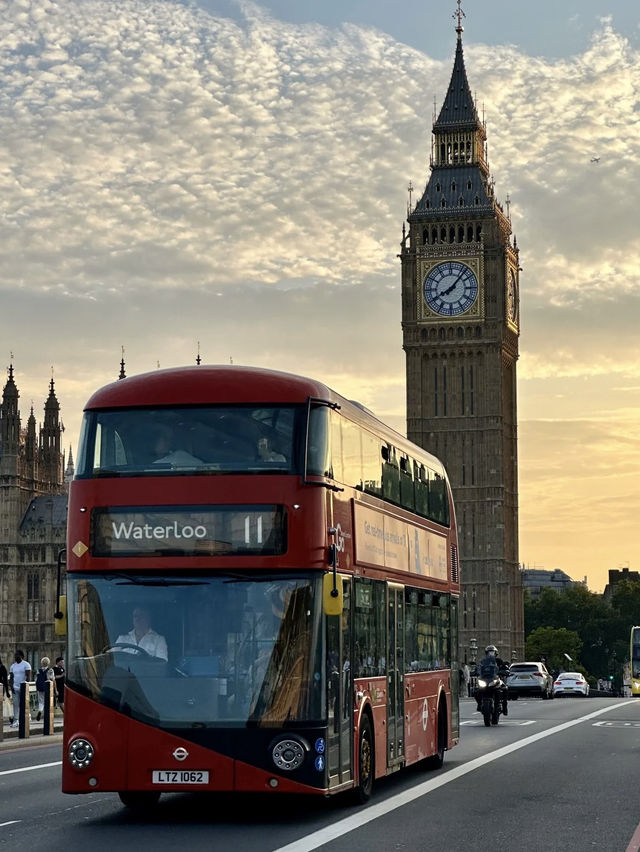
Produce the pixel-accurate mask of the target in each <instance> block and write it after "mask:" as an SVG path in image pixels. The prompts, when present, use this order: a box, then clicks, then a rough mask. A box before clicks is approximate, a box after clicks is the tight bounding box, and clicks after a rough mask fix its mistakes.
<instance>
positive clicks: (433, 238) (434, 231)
mask: <svg viewBox="0 0 640 852" xmlns="http://www.w3.org/2000/svg"><path fill="white" fill-rule="evenodd" d="M437 242H438V229H437V228H432V229H431V244H432V245H435V244H436V243H437Z"/></svg>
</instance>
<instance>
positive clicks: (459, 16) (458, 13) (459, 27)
mask: <svg viewBox="0 0 640 852" xmlns="http://www.w3.org/2000/svg"><path fill="white" fill-rule="evenodd" d="M451 17H452V18H457V19H458V25H457V26H456V32H457V33H458V38H459V39H461V38H462V33H463V32H464V27H463V26H462V19H463V18H466V17H467V16H466V15H465V13H464V12H463V11H462V0H458V8H457V9H456V11H455V12H454V13H453V15H452V16H451Z"/></svg>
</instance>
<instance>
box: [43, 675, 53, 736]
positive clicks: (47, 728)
mask: <svg viewBox="0 0 640 852" xmlns="http://www.w3.org/2000/svg"><path fill="white" fill-rule="evenodd" d="M53 687H54V683H53V681H52V680H48V681H47V682H46V684H45V688H44V722H43V726H42V733H43V735H44V736H45V737H46V736H49V734H52V733H53V707H54V701H53Z"/></svg>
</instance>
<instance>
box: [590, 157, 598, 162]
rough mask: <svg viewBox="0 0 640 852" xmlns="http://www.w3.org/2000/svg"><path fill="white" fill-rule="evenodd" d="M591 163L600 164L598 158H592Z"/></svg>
mask: <svg viewBox="0 0 640 852" xmlns="http://www.w3.org/2000/svg"><path fill="white" fill-rule="evenodd" d="M591 162H592V163H599V162H600V157H592V158H591Z"/></svg>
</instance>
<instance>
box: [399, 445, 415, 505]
mask: <svg viewBox="0 0 640 852" xmlns="http://www.w3.org/2000/svg"><path fill="white" fill-rule="evenodd" d="M400 503H401V504H402V506H403V507H404V508H405V509H409V510H410V511H412V512H413V511H414V509H415V496H414V489H413V461H412V460H411V459H410V458H409V457H408V456H404V455H403V456H401V457H400Z"/></svg>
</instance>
